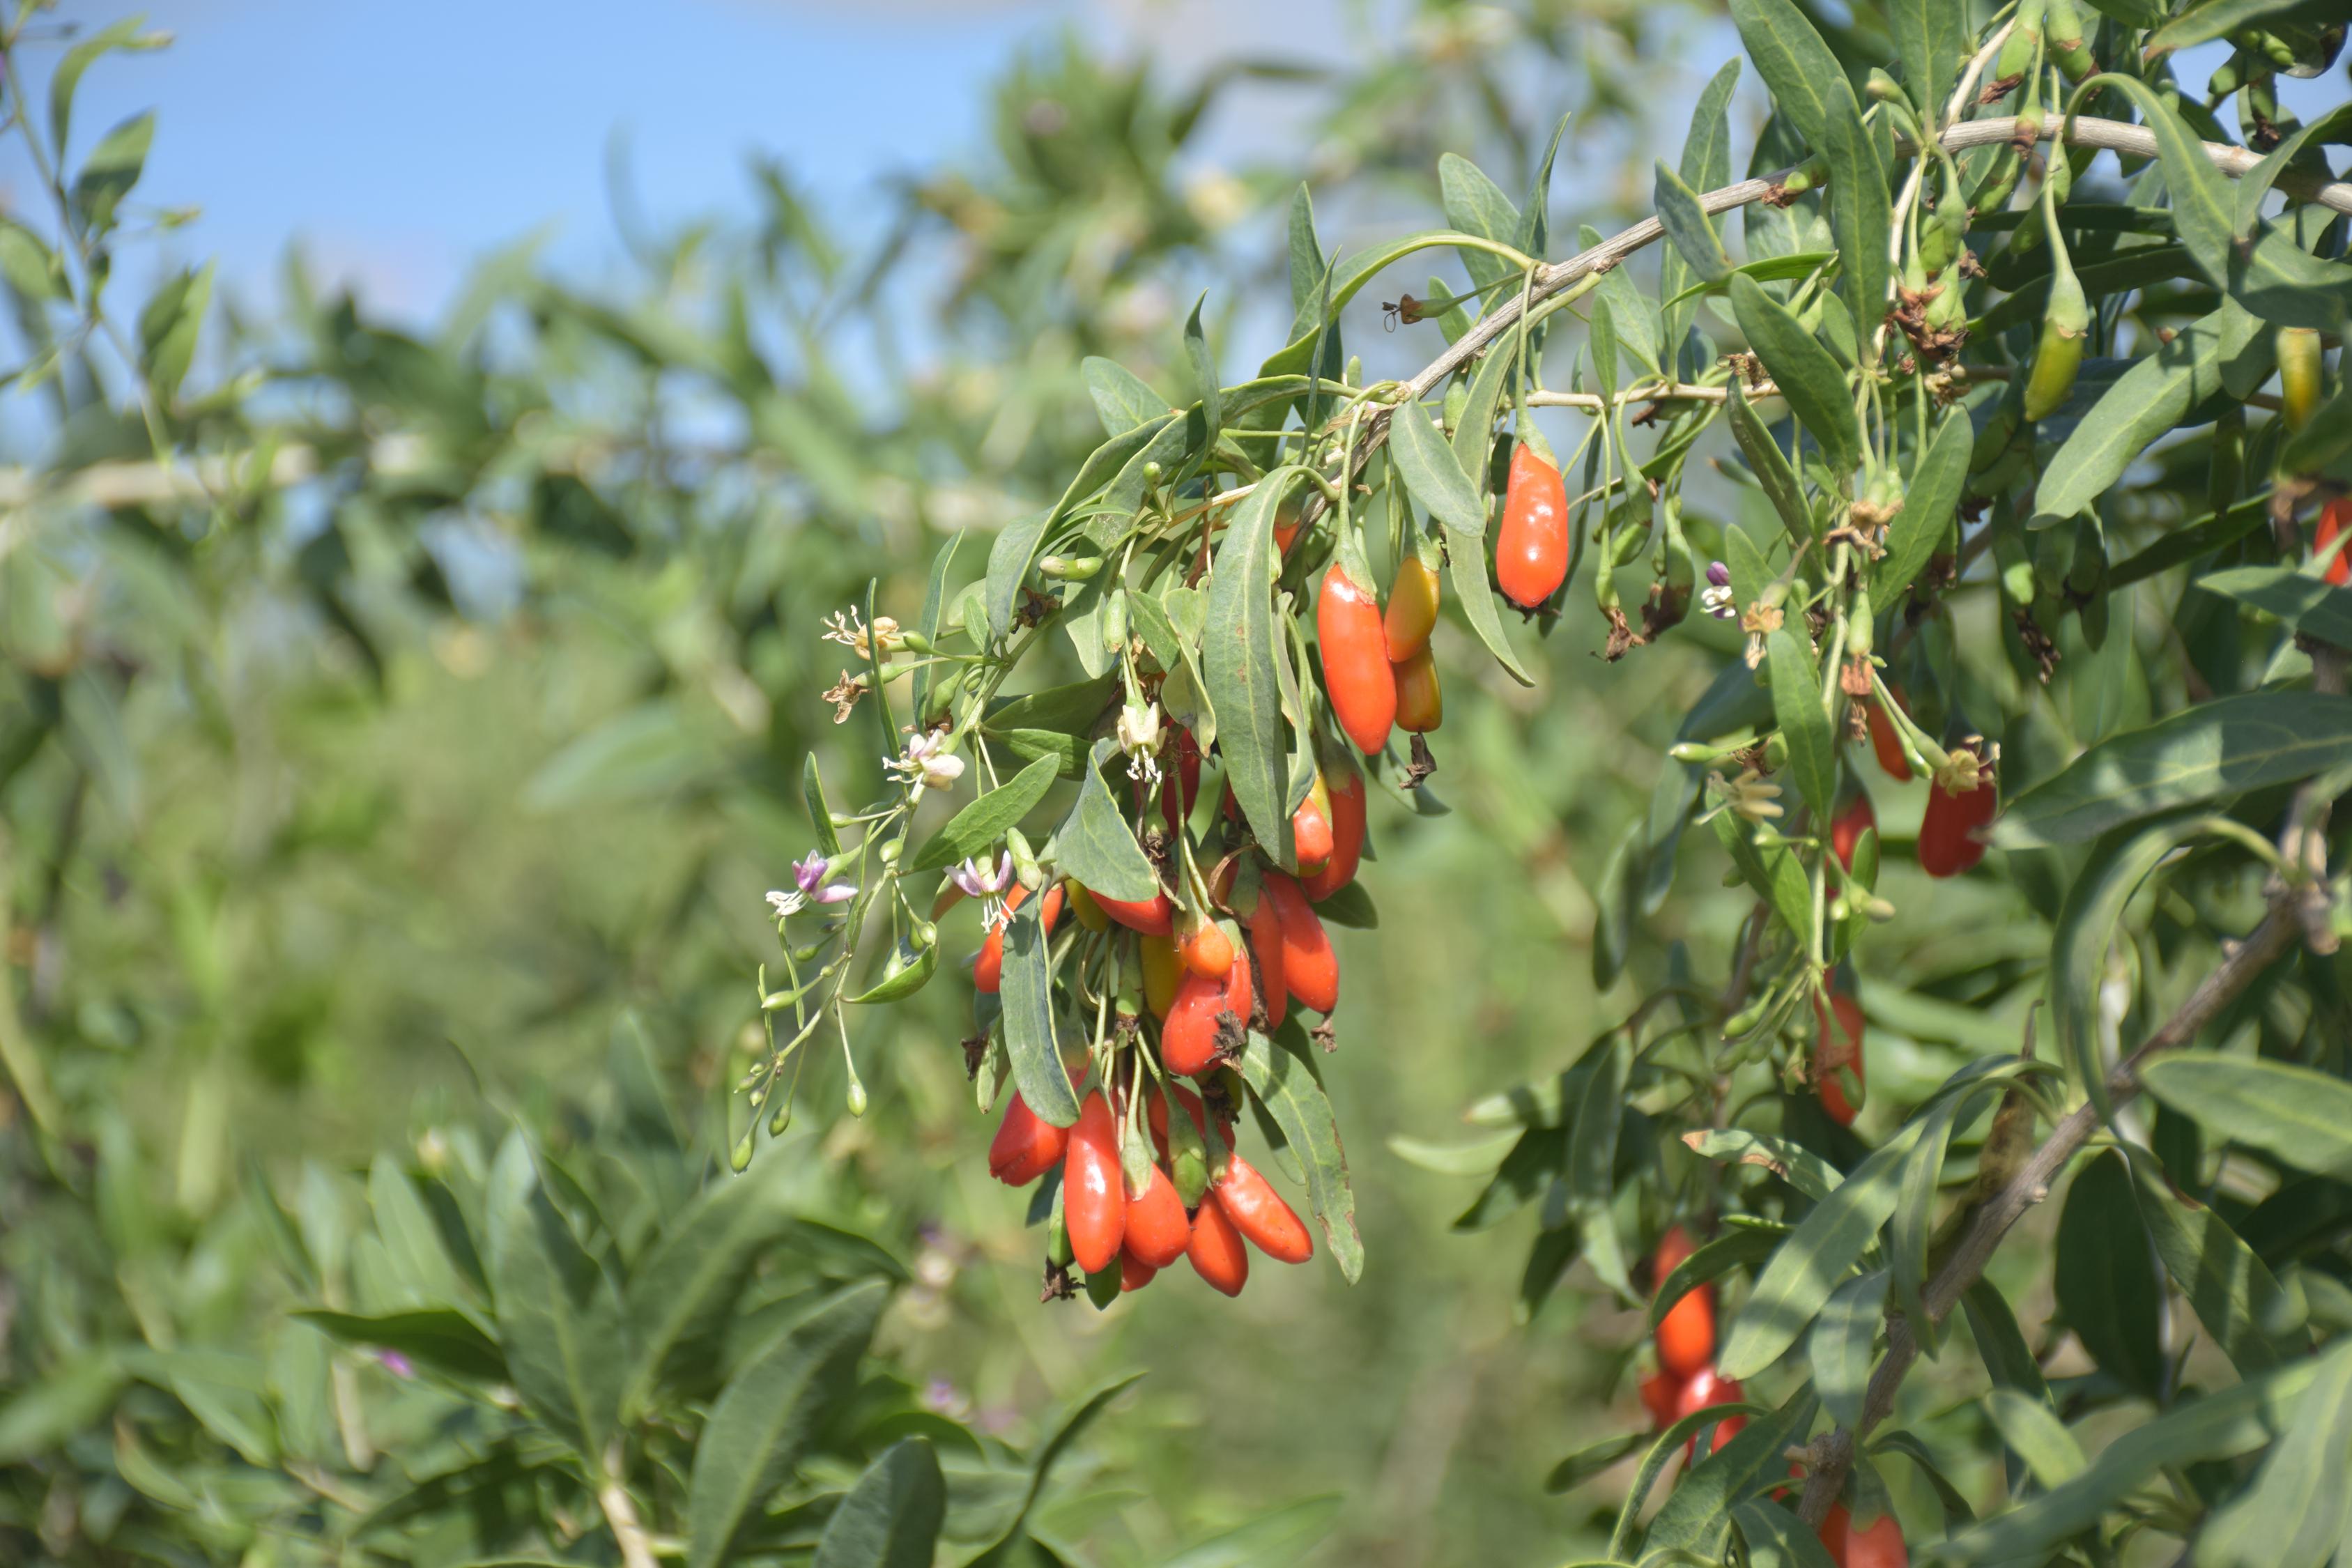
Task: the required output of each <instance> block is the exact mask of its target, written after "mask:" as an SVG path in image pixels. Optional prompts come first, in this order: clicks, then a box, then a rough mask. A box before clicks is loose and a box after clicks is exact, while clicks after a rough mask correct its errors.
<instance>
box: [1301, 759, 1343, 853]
mask: <svg viewBox="0 0 2352 1568" xmlns="http://www.w3.org/2000/svg"><path fill="white" fill-rule="evenodd" d="M1290 841H1291V845H1292V847H1293V848H1294V849H1296V850H1297V855H1298V869H1299V872H1300V874H1301V875H1312V874H1313V873H1315V872H1317V871H1320V870H1321V869H1323V868H1324V867H1325V866H1327V865H1328V864H1329V863H1330V860H1331V850H1332V847H1333V845H1334V843H1335V842H1336V837H1335V835H1334V833H1333V831H1332V826H1331V792H1330V789H1329V788H1328V786H1327V785H1326V784H1324V782H1323V770H1322V769H1320V768H1318V769H1316V770H1315V783H1314V784H1312V785H1311V786H1310V787H1309V788H1308V789H1307V798H1306V799H1305V800H1302V801H1300V802H1299V803H1298V809H1297V811H1294V812H1292V813H1291V814H1290Z"/></svg>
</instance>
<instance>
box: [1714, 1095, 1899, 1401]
mask: <svg viewBox="0 0 2352 1568" xmlns="http://www.w3.org/2000/svg"><path fill="white" fill-rule="evenodd" d="M1919 1131H1920V1124H1919V1123H1918V1122H1916V1121H1914V1122H1910V1123H1907V1124H1906V1126H1905V1127H1904V1128H1903V1129H1902V1130H1901V1131H1898V1132H1896V1133H1895V1136H1894V1137H1892V1138H1890V1139H1889V1140H1887V1142H1885V1144H1883V1145H1881V1146H1880V1147H1879V1149H1878V1150H1877V1151H1876V1152H1874V1153H1873V1154H1872V1155H1871V1156H1870V1158H1869V1159H1867V1160H1864V1162H1863V1163H1861V1164H1860V1165H1859V1166H1857V1167H1856V1168H1855V1170H1854V1172H1853V1174H1852V1175H1850V1176H1848V1177H1847V1178H1846V1179H1845V1181H1844V1182H1843V1184H1840V1186H1839V1187H1838V1188H1837V1190H1836V1191H1835V1192H1832V1194H1830V1195H1829V1196H1827V1197H1825V1198H1823V1199H1822V1201H1821V1202H1820V1204H1818V1205H1815V1206H1814V1209H1813V1212H1812V1213H1811V1214H1809V1215H1806V1216H1805V1218H1804V1222H1803V1223H1802V1224H1801V1225H1800V1226H1797V1229H1796V1233H1795V1234H1794V1235H1792V1236H1790V1237H1789V1239H1788V1240H1786V1241H1784V1242H1782V1243H1781V1244H1780V1250H1779V1251H1778V1252H1776V1253H1774V1254H1773V1255H1772V1260H1771V1261H1770V1262H1769V1263H1768V1264H1766V1265H1765V1266H1764V1272H1763V1274H1762V1276H1761V1277H1760V1278H1759V1279H1757V1281H1756V1289H1754V1291H1752V1292H1751V1293H1750V1294H1749V1296H1748V1302H1747V1304H1746V1305H1745V1306H1743V1307H1741V1308H1740V1310H1739V1315H1738V1317H1737V1318H1735V1319H1734V1320H1733V1321H1732V1324H1731V1332H1730V1333H1729V1334H1728V1335H1727V1336H1726V1337H1725V1342H1724V1346H1723V1350H1722V1353H1721V1355H1720V1356H1719V1358H1718V1360H1717V1368H1718V1370H1719V1371H1720V1372H1721V1373H1723V1375H1724V1376H1726V1377H1733V1378H1740V1379H1746V1378H1750V1377H1753V1376H1755V1375H1756V1374H1757V1373H1759V1372H1762V1371H1763V1370H1764V1369H1765V1368H1766V1367H1768V1366H1769V1365H1771V1364H1772V1363H1774V1362H1775V1361H1778V1360H1779V1359H1780V1355H1781V1352H1784V1351H1786V1350H1787V1349H1788V1348H1789V1347H1790V1345H1791V1344H1793V1343H1795V1342H1796V1340H1797V1336H1798V1335H1800V1334H1801V1333H1803V1332H1804V1331H1805V1330H1806V1329H1807V1328H1808V1327H1809V1326H1811V1322H1812V1321H1813V1315H1814V1314H1815V1313H1817V1312H1819V1311H1820V1310H1821V1309H1822V1303H1823V1302H1824V1301H1826V1300H1829V1298H1830V1292H1831V1291H1832V1290H1834V1289H1837V1287H1838V1285H1839V1283H1840V1282H1841V1281H1842V1280H1843V1279H1844V1278H1845V1276H1846V1273H1847V1271H1848V1270H1849V1269H1851V1268H1853V1263H1854V1260H1855V1259H1856V1258H1860V1257H1861V1256H1862V1252H1863V1249H1864V1247H1868V1246H1869V1245H1870V1242H1871V1238H1872V1237H1874V1236H1875V1235H1877V1233H1878V1227H1879V1226H1882V1225H1885V1223H1886V1216H1887V1215H1890V1214H1892V1213H1894V1212H1895V1195H1896V1193H1897V1191H1898V1189H1899V1184H1900V1182H1901V1179H1902V1173H1903V1163H1904V1160H1905V1158H1906V1156H1907V1155H1908V1154H1909V1153H1910V1152H1911V1146H1912V1144H1913V1143H1914V1142H1916V1141H1917V1139H1918V1136H1919Z"/></svg>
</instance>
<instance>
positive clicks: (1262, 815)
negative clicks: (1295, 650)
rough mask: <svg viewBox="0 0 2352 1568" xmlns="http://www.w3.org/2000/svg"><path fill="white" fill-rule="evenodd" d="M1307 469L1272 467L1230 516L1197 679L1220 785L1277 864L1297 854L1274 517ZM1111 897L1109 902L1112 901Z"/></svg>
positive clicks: (1214, 575)
mask: <svg viewBox="0 0 2352 1568" xmlns="http://www.w3.org/2000/svg"><path fill="white" fill-rule="evenodd" d="M1305 476H1306V470H1305V469H1303V468H1276V470H1274V471H1273V472H1272V473H1270V474H1268V475H1266V476H1265V478H1264V479H1260V480H1258V482H1257V489H1255V490H1253V491H1251V492H1250V496H1249V499H1248V500H1244V501H1243V502H1242V504H1241V505H1240V506H1239V507H1237V508H1235V509H1234V518H1233V521H1231V522H1230V523H1228V524H1227V525H1226V527H1225V537H1224V542H1223V543H1222V544H1220V545H1218V547H1217V558H1216V566H1215V570H1214V571H1213V572H1212V573H1211V574H1210V577H1209V605H1208V611H1209V615H1208V624H1207V627H1206V630H1205V631H1204V632H1203V634H1202V640H1201V654H1202V658H1201V665H1202V671H1201V672H1202V678H1203V679H1206V680H1207V682H1208V687H1209V705H1210V706H1211V707H1212V708H1213V709H1215V710H1216V714H1217V745H1218V749H1219V750H1220V751H1221V752H1223V755H1224V761H1225V781H1226V783H1227V784H1231V785H1232V786H1233V792H1234V800H1235V801H1236V802H1237V803H1238V804H1239V805H1240V806H1241V809H1242V815H1243V816H1244V817H1245V818H1247V819H1248V822H1249V825H1250V827H1251V829H1252V830H1253V831H1254V832H1255V833H1256V835H1257V837H1258V841H1259V842H1260V843H1261V844H1265V845H1267V846H1269V847H1271V849H1272V851H1273V854H1274V858H1275V859H1276V861H1278V862H1279V863H1281V864H1284V865H1289V864H1291V863H1293V862H1294V861H1295V860H1296V858H1297V853H1296V851H1295V850H1294V849H1293V847H1292V845H1291V830H1290V818H1289V816H1288V815H1287V814H1286V812H1285V811H1284V810H1283V803H1284V799H1285V797H1286V793H1287V791H1286V784H1287V783H1288V777H1289V765H1288V764H1289V757H1290V748H1289V746H1288V745H1287V743H1286V742H1285V740H1284V738H1283V725H1282V699H1281V693H1280V690H1279V689H1278V679H1277V677H1276V671H1275V668H1274V661H1275V657H1276V650H1275V646H1274V639H1275V625H1274V571H1275V561H1276V552H1275V544H1274V514H1275V509H1276V507H1277V506H1278V505H1280V504H1281V500H1282V498H1283V496H1284V495H1285V494H1286V493H1287V492H1288V491H1289V490H1290V489H1292V488H1293V487H1295V486H1297V484H1299V483H1301V482H1303V481H1304V479H1305ZM1114 896H1116V895H1114Z"/></svg>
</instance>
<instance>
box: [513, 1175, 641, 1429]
mask: <svg viewBox="0 0 2352 1568" xmlns="http://www.w3.org/2000/svg"><path fill="white" fill-rule="evenodd" d="M486 1205H487V1210H488V1230H489V1265H490V1279H491V1283H492V1284H493V1286H494V1287H495V1288H496V1289H497V1292H498V1305H499V1341H500V1342H501V1344H502V1345H503V1347H504V1349H505V1352H506V1359H507V1364H508V1366H509V1369H510V1370H511V1371H512V1372H513V1373H514V1381H515V1387H516V1389H517V1391H518V1392H520V1394H522V1396H523V1399H524V1401H525V1402H526V1403H527V1404H528V1405H530V1407H531V1409H532V1410H533V1411H534V1412H536V1413H537V1414H538V1415H539V1416H540V1418H541V1420H543V1421H545V1422H546V1423H547V1425H548V1426H549V1428H550V1430H551V1431H552V1432H554V1433H555V1434H556V1435H557V1436H561V1437H562V1439H563V1440H564V1441H565V1442H566V1443H568V1444H570V1445H571V1446H572V1451H573V1452H574V1453H576V1454H578V1455H579V1456H580V1458H582V1459H583V1461H585V1462H586V1463H587V1464H588V1465H589V1466H590V1467H591V1468H595V1467H598V1466H601V1465H602V1464H603V1463H604V1440H605V1438H606V1436H608V1435H609V1434H610V1433H611V1432H612V1430H613V1427H614V1422H615V1421H616V1420H617V1419H618V1418H619V1412H620V1404H621V1382H622V1378H623V1376H624V1375H625V1373H626V1371H627V1367H628V1355H627V1350H626V1338H625V1332H624V1330H623V1327H622V1317H621V1304H620V1302H619V1301H618V1300H616V1299H615V1298H614V1294H613V1290H612V1286H611V1284H610V1282H609V1281H608V1280H607V1279H605V1277H604V1271H603V1270H602V1269H600V1268H597V1267H596V1264H595V1261H594V1260H593V1258H590V1257H589V1256H588V1255H587V1254H586V1253H585V1252H584V1251H583V1250H582V1249H581V1247H580V1244H579V1242H578V1241H577V1240H576V1239H574V1237H572V1230H571V1227H570V1226H568V1225H566V1224H565V1222H564V1219H563V1216H562V1215H561V1214H559V1213H558V1212H556V1208H555V1205H553V1204H551V1202H549V1201H548V1197H547V1194H546V1192H545V1190H544V1189H543V1188H542V1186H541V1182H540V1173H539V1169H538V1165H537V1163H536V1162H535V1161H534V1160H533V1158H532V1155H531V1151H530V1145H529V1144H528V1143H526V1142H524V1141H523V1138H522V1135H521V1134H520V1132H516V1133H510V1134H509V1135H508V1138H507V1141H506V1142H505V1144H504V1145H503V1146H502V1147H501V1148H500V1149H499V1155H498V1161H497V1163H496V1164H495V1165H494V1166H492V1168H491V1171H490V1182H489V1191H488V1195H487V1198H486Z"/></svg>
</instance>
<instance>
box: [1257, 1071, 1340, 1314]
mask: <svg viewBox="0 0 2352 1568" xmlns="http://www.w3.org/2000/svg"><path fill="white" fill-rule="evenodd" d="M1282 1033H1283V1034H1285V1035H1288V1034H1290V1033H1291V1031H1290V1030H1288V1029H1285V1030H1283V1031H1282ZM1305 1048H1312V1047H1305ZM1237 1065H1238V1066H1239V1067H1240V1068H1241V1075H1242V1080H1243V1081H1244V1083H1246V1084H1248V1085H1249V1088H1250V1092H1251V1093H1252V1094H1255V1095H1256V1096H1257V1098H1258V1101H1259V1103H1261V1104H1263V1105H1264V1106H1265V1108H1266V1110H1268V1111H1270V1112H1271V1113H1272V1114H1273V1116H1274V1121H1275V1125H1276V1126H1277V1127H1279V1128H1281V1129H1282V1135H1283V1138H1284V1139H1285V1140H1286V1142H1288V1143H1289V1145H1290V1148H1291V1151H1292V1152H1294V1153H1296V1154H1297V1156H1298V1158H1299V1163H1300V1165H1301V1166H1302V1167H1303V1168H1304V1169H1305V1172H1306V1177H1307V1205H1308V1206H1309V1207H1311V1208H1312V1209H1313V1210H1314V1211H1315V1221H1316V1224H1317V1225H1318V1226H1319V1227H1320V1228H1321V1230H1322V1232H1323V1239H1324V1241H1325V1242H1326V1244H1328V1246H1329V1247H1330V1248H1331V1258H1332V1260H1333V1261H1334V1262H1336V1263H1338V1264H1339V1273H1340V1275H1341V1276H1342V1277H1343V1278H1345V1279H1347V1281H1348V1283H1349V1284H1350V1285H1352V1284H1354V1283H1355V1282H1356V1280H1357V1279H1359V1278H1360V1276H1361V1275H1362V1274H1363V1272H1364V1242H1363V1237H1361V1236H1360V1234H1359V1233H1358V1232H1357V1229H1356V1195H1355V1193H1354V1192H1353V1191H1352V1190H1351V1189H1350V1188H1349V1185H1348V1152H1347V1151H1346V1150H1345V1149H1343V1148H1342V1147H1340V1144H1339V1119H1338V1118H1336V1117H1334V1116H1333V1115H1332V1114H1331V1101H1330V1100H1329V1099H1328V1098H1327V1097H1326V1096H1325V1094H1324V1092H1323V1086H1322V1085H1321V1084H1320V1083H1318V1082H1317V1081H1316V1079H1315V1072H1314V1068H1313V1067H1312V1066H1311V1065H1310V1064H1309V1063H1308V1061H1307V1058H1306V1057H1305V1056H1303V1055H1302V1054H1301V1047H1297V1046H1296V1045H1295V1044H1294V1043H1293V1042H1292V1041H1290V1040H1286V1039H1273V1040H1269V1039H1267V1038H1266V1037H1265V1036H1264V1035H1261V1034H1259V1033H1257V1032H1256V1031H1255V1030H1252V1031H1251V1032H1250V1036H1249V1043H1248V1046H1247V1047H1246V1048H1245V1049H1244V1052H1243V1055H1242V1059H1241V1061H1240V1062H1239V1063H1238V1064H1237Z"/></svg>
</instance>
